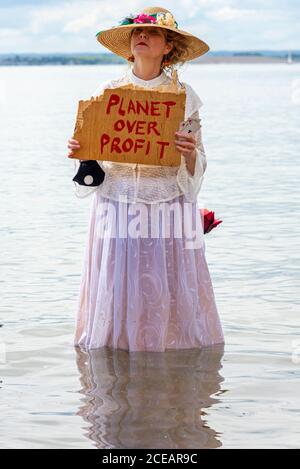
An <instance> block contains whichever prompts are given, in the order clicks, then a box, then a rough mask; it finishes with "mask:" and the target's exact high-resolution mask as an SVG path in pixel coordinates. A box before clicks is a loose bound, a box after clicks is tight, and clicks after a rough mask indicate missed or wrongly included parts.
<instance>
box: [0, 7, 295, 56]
mask: <svg viewBox="0 0 300 469" xmlns="http://www.w3.org/2000/svg"><path fill="white" fill-rule="evenodd" d="M158 4H160V2H158ZM144 6H145V2H144V1H140V0H126V2H124V1H121V0H114V1H113V2H112V1H107V0H62V1H59V0H47V1H41V0H22V1H21V0H11V1H9V0H0V38H1V41H0V52H3V53H5V52H83V51H84V52H86V51H90V52H102V51H103V52H104V51H105V52H107V49H105V48H104V47H102V46H101V45H100V44H99V43H98V42H97V41H96V39H95V34H96V33H97V32H98V31H99V30H101V29H108V28H110V27H111V26H113V25H117V24H118V22H119V20H120V19H121V18H123V17H124V16H125V15H127V14H129V13H136V12H138V11H140V10H141V9H142V8H143V7H144ZM167 8H168V9H170V10H171V11H172V12H173V13H174V15H175V18H176V20H177V21H178V24H179V28H181V29H183V30H185V31H190V32H191V33H193V34H195V35H196V36H198V37H201V38H202V37H203V35H204V37H203V39H204V40H205V41H206V42H207V43H208V44H209V45H213V47H211V49H212V50H215V49H217V48H220V49H224V44H226V47H227V48H230V49H247V48H248V49H253V48H264V49H266V48H271V49H272V48H275V47H277V46H278V45H280V48H282V49H283V48H286V46H285V44H288V47H289V48H291V47H293V48H297V47H298V43H299V32H298V29H299V26H298V25H299V18H300V2H299V0H239V1H238V0H181V1H179V0H173V1H169V2H168V3H167ZM276 31H277V33H276ZM279 31H280V33H279ZM20 37H21V38H22V40H21V41H19V40H17V39H19V38H20Z"/></svg>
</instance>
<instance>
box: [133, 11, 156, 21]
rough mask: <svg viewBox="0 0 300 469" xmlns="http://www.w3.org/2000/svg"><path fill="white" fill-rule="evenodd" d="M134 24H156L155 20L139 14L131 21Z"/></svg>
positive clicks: (149, 16)
mask: <svg viewBox="0 0 300 469" xmlns="http://www.w3.org/2000/svg"><path fill="white" fill-rule="evenodd" d="M133 22H134V23H156V21H155V18H154V17H153V16H151V15H146V14H145V13H140V14H139V15H137V17H136V18H134V19H133Z"/></svg>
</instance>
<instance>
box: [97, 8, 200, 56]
mask: <svg viewBox="0 0 300 469" xmlns="http://www.w3.org/2000/svg"><path fill="white" fill-rule="evenodd" d="M153 26H155V27H159V28H162V29H168V30H169V31H174V32H175V33H177V34H181V35H182V36H184V37H185V38H186V41H187V43H188V54H187V58H186V61H188V60H193V59H195V58H196V57H199V56H200V55H203V54H206V52H208V51H209V46H208V45H207V44H206V43H205V42H204V41H202V40H201V39H199V38H198V37H196V36H193V34H191V33H188V32H186V31H183V30H182V29H178V24H177V22H176V21H175V18H174V16H173V15H172V13H171V12H170V11H169V10H166V9H165V8H161V7H148V8H144V9H143V10H142V11H141V13H138V14H135V15H133V14H130V15H129V16H126V17H125V18H123V19H122V20H121V21H120V22H119V26H113V27H112V28H110V29H105V30H102V31H99V32H98V33H97V34H96V37H97V41H99V42H100V43H101V44H102V45H103V46H104V47H106V48H107V49H109V50H111V51H112V52H114V53H115V54H117V55H120V56H121V57H124V59H126V60H129V58H130V57H131V56H132V52H131V49H130V34H131V31H132V29H133V28H136V27H153Z"/></svg>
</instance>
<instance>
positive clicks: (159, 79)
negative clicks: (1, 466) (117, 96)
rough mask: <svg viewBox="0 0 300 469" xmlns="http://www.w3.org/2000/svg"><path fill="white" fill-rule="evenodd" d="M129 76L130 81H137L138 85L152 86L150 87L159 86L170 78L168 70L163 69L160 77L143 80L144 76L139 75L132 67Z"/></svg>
mask: <svg viewBox="0 0 300 469" xmlns="http://www.w3.org/2000/svg"><path fill="white" fill-rule="evenodd" d="M128 77H129V79H130V81H131V82H133V83H135V84H136V85H140V86H150V87H152V86H159V85H161V84H162V83H164V82H165V81H166V80H167V78H168V76H167V74H166V72H165V71H164V70H163V71H162V72H161V74H160V75H158V77H155V78H152V79H151V80H143V79H142V78H139V77H137V76H136V75H135V74H134V73H133V71H132V68H130V70H129V71H128Z"/></svg>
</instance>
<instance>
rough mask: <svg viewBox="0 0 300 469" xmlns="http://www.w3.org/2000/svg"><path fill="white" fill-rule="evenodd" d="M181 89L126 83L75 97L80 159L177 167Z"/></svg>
mask: <svg viewBox="0 0 300 469" xmlns="http://www.w3.org/2000/svg"><path fill="white" fill-rule="evenodd" d="M185 99H186V92H185V88H182V89H179V90H178V89H176V90H175V89H174V88H173V89H172V88H170V87H169V88H167V87H166V86H165V85H162V86H161V87H157V88H156V89H155V90H153V89H147V90H145V88H141V87H139V86H136V85H132V84H128V85H124V86H121V87H118V88H113V89H105V90H104V91H103V93H102V94H101V95H100V96H98V97H97V98H93V97H92V98H91V99H90V100H87V101H82V100H81V101H79V106H78V113H77V119H76V125H75V130H74V135H73V138H74V139H76V140H78V141H79V143H80V149H79V150H75V151H74V155H75V157H76V158H78V159H80V160H102V161H115V162H118V163H140V164H150V165H161V166H179V165H180V162H181V154H180V152H179V151H178V150H177V149H176V146H175V132H176V131H177V130H178V129H179V125H180V123H181V122H182V121H183V120H184V114H185Z"/></svg>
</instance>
